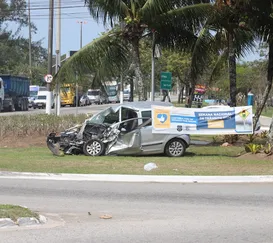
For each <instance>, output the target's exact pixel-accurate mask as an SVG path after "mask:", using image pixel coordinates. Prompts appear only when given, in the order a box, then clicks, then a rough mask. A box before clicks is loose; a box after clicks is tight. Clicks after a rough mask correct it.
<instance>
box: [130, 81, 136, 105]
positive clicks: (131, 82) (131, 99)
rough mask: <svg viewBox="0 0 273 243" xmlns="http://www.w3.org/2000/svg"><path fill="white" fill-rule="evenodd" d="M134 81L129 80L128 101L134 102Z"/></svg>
mask: <svg viewBox="0 0 273 243" xmlns="http://www.w3.org/2000/svg"><path fill="white" fill-rule="evenodd" d="M134 88H135V87H134V79H133V78H132V77H131V78H130V101H132V102H133V101H134Z"/></svg>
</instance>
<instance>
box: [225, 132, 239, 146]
mask: <svg viewBox="0 0 273 243" xmlns="http://www.w3.org/2000/svg"><path fill="white" fill-rule="evenodd" d="M238 139H239V136H238V135H237V134H233V135H225V136H224V141H223V142H224V143H229V144H234V143H235V142H237V141H238Z"/></svg>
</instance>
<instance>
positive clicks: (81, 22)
mask: <svg viewBox="0 0 273 243" xmlns="http://www.w3.org/2000/svg"><path fill="white" fill-rule="evenodd" d="M77 23H78V24H80V25H81V28H80V49H82V25H83V24H87V21H77Z"/></svg>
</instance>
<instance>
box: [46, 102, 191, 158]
mask: <svg viewBox="0 0 273 243" xmlns="http://www.w3.org/2000/svg"><path fill="white" fill-rule="evenodd" d="M153 105H156V106H172V104H171V103H167V102H149V101H145V102H132V103H126V104H122V105H120V106H117V107H109V108H107V109H105V110H103V111H101V112H99V113H97V114H96V115H94V116H93V117H91V118H89V119H87V120H86V121H85V122H84V124H82V125H79V126H75V127H73V128H70V129H68V130H66V131H65V132H63V133H61V134H60V135H57V134H56V133H51V134H49V136H48V138H47V146H48V148H49V149H50V150H51V151H52V153H53V154H55V155H59V154H60V150H62V151H63V152H64V153H65V154H81V153H84V154H85V155H89V156H100V155H112V154H114V155H150V154H165V155H167V156H170V157H180V156H183V155H184V154H185V151H186V149H187V148H188V147H189V145H190V136H189V135H185V134H179V133H177V134H156V133H153V132H152V106H153Z"/></svg>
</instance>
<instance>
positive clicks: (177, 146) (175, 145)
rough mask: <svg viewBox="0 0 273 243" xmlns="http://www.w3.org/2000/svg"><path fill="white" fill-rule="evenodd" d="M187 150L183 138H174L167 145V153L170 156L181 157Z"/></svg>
mask: <svg viewBox="0 0 273 243" xmlns="http://www.w3.org/2000/svg"><path fill="white" fill-rule="evenodd" d="M185 152H186V145H185V142H184V141H183V140H182V139H179V138H174V139H172V140H170V141H169V142H168V143H167V144H166V147H165V154H166V155H167V156H169V157H181V156H183V155H184V154H185Z"/></svg>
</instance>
